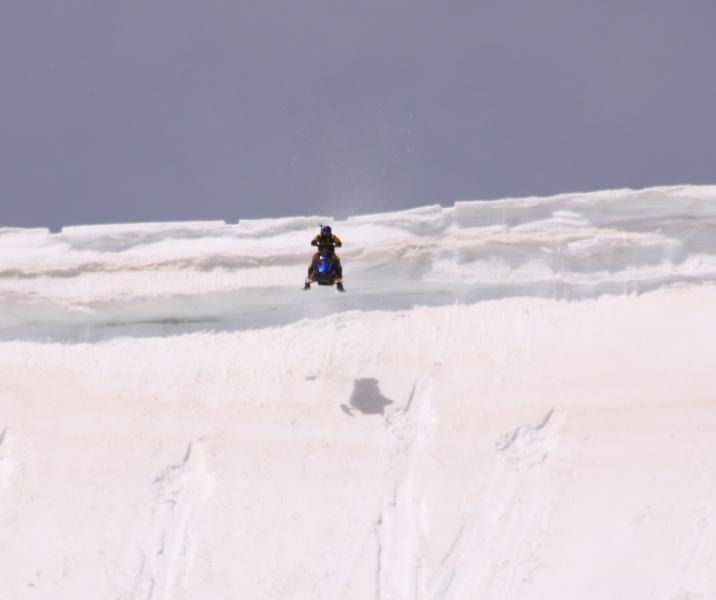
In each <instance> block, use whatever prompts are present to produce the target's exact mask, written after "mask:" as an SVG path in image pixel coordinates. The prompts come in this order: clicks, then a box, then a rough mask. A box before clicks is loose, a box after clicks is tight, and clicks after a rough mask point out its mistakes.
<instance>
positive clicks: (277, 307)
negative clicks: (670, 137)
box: [0, 186, 716, 600]
mask: <svg viewBox="0 0 716 600" xmlns="http://www.w3.org/2000/svg"><path fill="white" fill-rule="evenodd" d="M318 223H331V225H333V227H334V230H335V232H336V233H337V234H338V235H339V236H341V238H342V239H343V241H344V244H345V246H344V248H342V249H341V252H340V255H341V257H342V260H343V263H344V270H345V282H346V287H347V289H348V293H347V294H345V295H340V294H337V293H336V292H335V291H334V290H332V289H323V288H319V289H313V290H311V291H310V292H307V293H304V292H302V291H300V289H299V288H300V287H301V284H302V281H303V277H304V275H305V268H306V266H307V261H308V258H309V257H310V254H311V248H310V246H308V241H309V240H310V238H311V237H312V235H314V234H315V231H316V229H317V225H318ZM0 253H1V255H2V256H3V261H2V265H0V303H1V307H2V311H0V599H2V600H6V599H12V600H22V599H25V598H33V599H34V598H41V599H45V598H47V599H52V600H64V599H68V600H69V599H72V600H76V599H79V598H107V599H114V600H120V599H121V600H170V599H171V600H183V599H204V598H216V599H232V600H233V599H235V598H251V599H254V598H256V599H259V598H261V599H263V598H267V599H271V598H291V599H294V598H295V599H304V598H305V599H311V600H316V599H325V600H329V599H361V600H363V599H366V598H377V599H379V600H397V599H401V600H402V599H420V600H422V599H438V598H443V599H454V600H463V599H472V598H487V599H492V598H500V599H519V600H522V599H544V598H565V599H566V598H569V599H573V598H580V599H595V600H596V599H600V600H602V599H604V598H620V599H634V600H637V599H639V600H641V599H643V598H655V599H660V598H663V599H668V600H676V599H680V600H684V599H692V600H696V599H708V598H716V435H714V432H715V431H716V391H714V390H715V389H716V388H715V386H714V381H715V379H714V377H715V375H714V373H716V352H714V351H713V345H714V342H713V340H714V339H716V286H715V285H714V281H716V187H690V186H681V187H670V188H652V189H647V190H640V191H631V190H615V191H605V192H597V193H586V194H566V195H560V196H555V197H551V198H524V199H503V200H499V201H490V202H459V203H456V204H455V205H454V206H452V207H440V206H431V207H424V208H420V209H414V210H410V211H403V212H399V213H389V214H376V215H363V216H359V217H352V218H349V219H347V220H346V221H335V220H332V219H329V218H327V217H301V218H285V219H275V220H261V221H249V222H243V221H242V222H240V223H238V224H226V223H221V222H197V223H163V224H130V225H111V226H110V225H103V226H83V227H70V228H65V229H64V230H63V231H62V232H60V233H55V234H53V233H50V232H48V231H44V230H18V229H0Z"/></svg>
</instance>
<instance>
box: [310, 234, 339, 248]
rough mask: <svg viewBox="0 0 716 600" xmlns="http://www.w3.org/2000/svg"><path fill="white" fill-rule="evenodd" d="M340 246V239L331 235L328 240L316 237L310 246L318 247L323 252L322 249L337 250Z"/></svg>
mask: <svg viewBox="0 0 716 600" xmlns="http://www.w3.org/2000/svg"><path fill="white" fill-rule="evenodd" d="M342 245H343V244H342V243H341V238H339V237H338V236H337V235H332V236H331V237H330V238H324V237H322V236H320V235H317V236H316V237H314V238H313V240H312V241H311V246H318V249H319V250H323V249H324V248H331V247H332V246H335V247H337V248H339V247H340V246H342Z"/></svg>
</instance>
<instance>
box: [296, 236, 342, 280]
mask: <svg viewBox="0 0 716 600" xmlns="http://www.w3.org/2000/svg"><path fill="white" fill-rule="evenodd" d="M311 245H312V246H317V247H318V252H316V253H315V254H314V255H313V258H312V259H311V266H310V267H308V277H306V283H305V284H304V285H303V289H304V290H309V289H311V283H317V284H318V285H334V284H335V286H336V289H337V290H338V291H339V292H345V291H346V290H345V288H344V287H343V268H342V267H341V259H340V258H338V256H336V252H335V250H336V246H341V245H342V243H341V240H340V238H339V237H338V236H337V235H333V232H332V231H331V228H330V227H328V226H327V225H325V226H323V227H321V233H320V235H317V236H316V237H315V238H314V239H313V240H312V241H311Z"/></svg>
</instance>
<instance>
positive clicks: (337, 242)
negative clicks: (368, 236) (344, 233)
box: [333, 235, 343, 246]
mask: <svg viewBox="0 0 716 600" xmlns="http://www.w3.org/2000/svg"><path fill="white" fill-rule="evenodd" d="M333 245H334V246H342V245H343V244H342V243H341V238H339V237H338V236H337V235H334V236H333Z"/></svg>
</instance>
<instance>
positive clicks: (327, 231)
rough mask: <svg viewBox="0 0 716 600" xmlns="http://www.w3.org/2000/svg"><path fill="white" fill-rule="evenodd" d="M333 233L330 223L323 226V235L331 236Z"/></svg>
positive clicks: (325, 236)
mask: <svg viewBox="0 0 716 600" xmlns="http://www.w3.org/2000/svg"><path fill="white" fill-rule="evenodd" d="M332 235H333V233H332V232H331V228H330V227H329V226H328V225H324V226H323V227H321V237H324V238H329V237H331V236H332Z"/></svg>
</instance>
